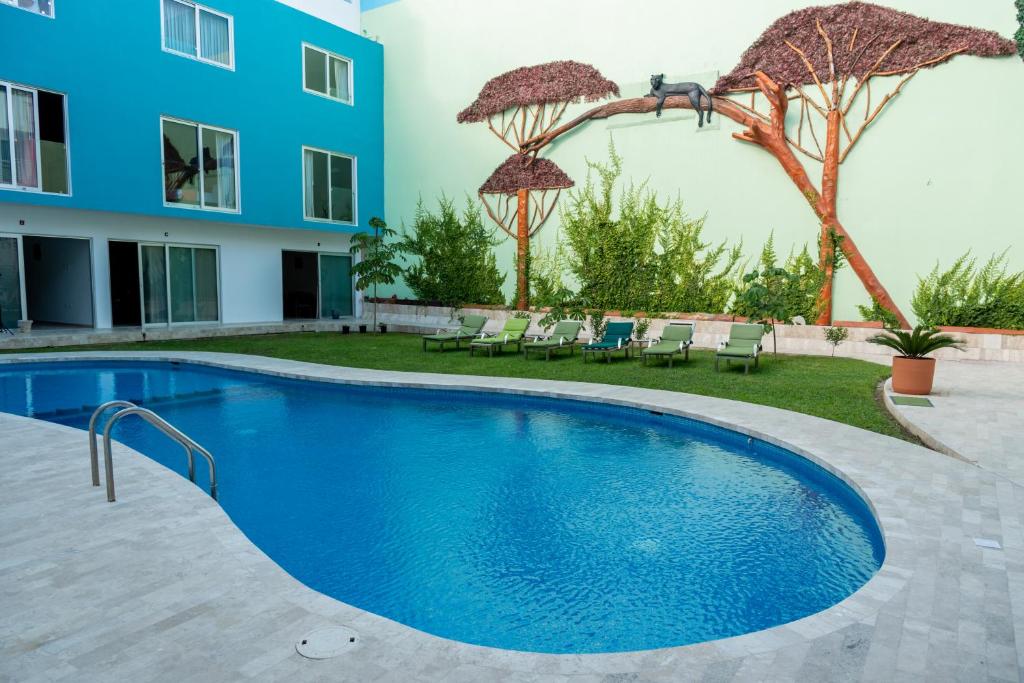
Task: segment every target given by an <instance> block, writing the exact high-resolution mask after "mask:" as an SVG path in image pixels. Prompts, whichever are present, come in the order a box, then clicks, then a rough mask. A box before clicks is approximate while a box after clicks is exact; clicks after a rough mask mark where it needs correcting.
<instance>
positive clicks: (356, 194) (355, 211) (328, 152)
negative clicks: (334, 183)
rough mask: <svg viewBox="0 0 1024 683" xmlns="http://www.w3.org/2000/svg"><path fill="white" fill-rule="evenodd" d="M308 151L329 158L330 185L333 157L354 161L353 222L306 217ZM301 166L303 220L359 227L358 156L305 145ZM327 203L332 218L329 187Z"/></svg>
mask: <svg viewBox="0 0 1024 683" xmlns="http://www.w3.org/2000/svg"><path fill="white" fill-rule="evenodd" d="M307 150H308V151H310V152H321V153H323V154H326V155H328V156H327V179H328V180H327V182H328V183H329V182H330V177H331V166H330V163H331V161H330V158H331V155H334V156H336V157H344V158H346V159H350V160H351V161H352V220H351V221H335V220H331V219H330V218H314V217H312V216H307V215H306V151H307ZM299 164H300V166H299V168H300V169H301V173H302V218H303V220H306V221H309V222H311V223H330V224H331V225H353V226H354V225H359V174H358V172H357V170H358V159H357V158H356V156H355V155H354V154H345V153H344V152H335V151H332V150H329V149H322V148H320V147H310V146H309V145H303V146H302V153H301V154H300V155H299ZM312 182H313V181H312V178H311V179H310V183H311V184H312ZM327 201H328V207H327V215H328V216H330V215H331V213H332V211H331V206H330V202H331V190H330V187H329V186H328V188H327Z"/></svg>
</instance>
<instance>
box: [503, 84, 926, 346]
mask: <svg viewBox="0 0 1024 683" xmlns="http://www.w3.org/2000/svg"><path fill="white" fill-rule="evenodd" d="M756 81H757V87H758V90H759V91H760V92H761V94H762V95H764V96H765V98H766V100H767V101H768V104H769V107H770V108H771V113H770V115H769V116H768V120H767V121H765V120H764V118H763V117H761V116H758V115H755V114H752V113H748V112H747V111H745V110H744V108H743V107H741V106H740V105H738V104H737V103H736V102H735V101H734V100H732V99H730V98H728V97H722V96H717V95H716V96H714V97H713V99H714V107H715V111H716V112H717V113H719V114H720V115H722V116H725V117H726V118H728V119H731V120H732V121H734V122H736V123H738V124H739V125H740V126H743V128H744V129H743V130H741V131H739V132H736V133H733V137H734V138H736V139H737V140H741V141H743V142H748V143H751V144H754V145H757V146H758V147H761V148H762V149H764V150H766V151H767V152H768V153H769V154H771V155H772V156H774V157H775V159H776V160H777V161H778V162H779V165H780V166H782V169H783V171H785V173H786V175H788V176H789V178H790V180H792V181H793V184H794V185H796V187H797V189H798V190H799V191H800V193H801V195H803V197H804V198H805V199H806V200H807V203H808V204H809V205H810V207H811V209H812V210H813V211H814V213H815V215H816V216H817V217H818V220H819V221H821V223H822V226H823V227H824V228H826V229H828V230H829V231H834V232H835V234H836V235H837V236H839V237H840V238H842V239H841V240H840V245H841V248H842V250H843V253H844V254H845V256H846V259H847V262H848V263H849V264H850V267H851V268H852V269H853V271H854V272H855V273H856V274H857V276H858V277H859V278H860V280H861V282H862V283H863V284H864V287H865V289H866V290H867V291H868V293H869V294H870V295H871V296H873V297H875V299H877V300H878V301H879V303H881V304H882V305H883V306H885V307H886V308H888V309H889V310H891V311H892V312H893V313H895V314H896V316H897V318H898V319H899V320H900V324H902V325H905V326H909V323H908V321H907V318H906V316H904V315H903V313H902V312H901V311H900V308H899V306H897V305H896V302H895V301H894V300H893V298H892V296H890V294H889V292H888V291H887V290H886V289H885V287H884V286H882V283H881V282H880V281H879V279H878V277H877V276H876V275H875V273H874V271H873V270H872V269H871V267H870V266H869V265H868V263H867V260H866V259H865V258H864V256H863V254H862V253H861V252H860V250H859V249H858V248H857V245H856V243H855V242H854V240H853V239H852V238H851V237H850V235H849V233H848V232H847V231H846V229H845V228H844V227H843V225H842V224H841V223H840V222H839V219H838V217H837V216H836V215H835V211H834V209H833V208H831V207H832V206H834V204H833V205H831V206H830V205H829V203H828V202H827V201H825V199H824V198H823V196H822V193H821V192H819V191H818V188H816V187H815V186H814V183H812V182H811V179H810V177H809V176H808V175H807V171H806V169H805V168H804V166H803V164H802V163H801V162H800V160H799V159H798V158H797V157H796V154H795V153H794V151H793V149H792V148H791V147H790V145H789V142H788V140H787V138H786V127H785V126H786V111H787V109H788V107H789V97H788V96H787V95H786V92H785V90H784V89H783V88H782V86H780V85H779V84H778V83H776V82H775V81H773V80H772V79H771V78H769V77H768V76H767V74H764V73H763V72H759V73H758V74H757V75H756ZM656 104H657V100H656V98H653V97H638V98H633V99H625V100H616V101H614V102H609V103H607V104H602V105H598V106H596V107H594V108H592V109H589V110H587V111H585V112H583V113H582V114H580V115H579V116H577V117H576V118H574V119H572V120H571V121H568V122H567V123H565V124H563V125H561V126H559V127H558V128H554V129H552V130H550V131H548V132H547V133H544V134H542V135H537V136H534V137H533V138H531V139H528V140H526V141H524V143H523V145H522V147H521V148H520V152H521V153H522V154H537V153H538V152H540V151H541V150H542V149H543V148H544V147H546V146H547V145H550V144H551V143H552V142H554V140H555V139H556V138H558V137H559V136H561V135H565V134H566V133H568V132H570V131H572V130H573V129H575V128H578V127H579V126H581V125H583V124H584V123H587V122H588V121H595V120H600V119H607V118H609V117H612V116H619V115H621V114H649V113H652V112H653V111H654V108H655V106H656ZM665 108H667V109H692V108H693V105H692V104H691V103H690V100H689V99H688V98H686V97H669V98H667V99H666V100H665ZM836 113H838V112H836ZM837 120H838V119H837ZM830 192H832V193H834V192H835V186H834V184H833V185H832V187H831V189H830Z"/></svg>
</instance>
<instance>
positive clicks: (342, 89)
mask: <svg viewBox="0 0 1024 683" xmlns="http://www.w3.org/2000/svg"><path fill="white" fill-rule="evenodd" d="M302 72H303V88H305V90H307V91H308V92H314V93H317V94H318V95H323V96H325V97H330V98H331V99H332V100H338V101H339V102H345V103H346V104H352V60H351V59H348V58H347V57H342V56H341V55H336V54H334V53H331V52H327V51H326V50H321V49H320V48H318V47H313V46H312V45H303V46H302Z"/></svg>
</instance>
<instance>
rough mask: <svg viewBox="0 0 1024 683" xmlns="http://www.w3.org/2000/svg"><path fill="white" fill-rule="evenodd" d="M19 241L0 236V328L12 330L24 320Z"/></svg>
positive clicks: (15, 238)
mask: <svg viewBox="0 0 1024 683" xmlns="http://www.w3.org/2000/svg"><path fill="white" fill-rule="evenodd" d="M24 291H25V290H24V287H22V273H21V240H20V239H19V238H18V237H17V236H7V235H0V328H7V329H10V328H13V327H14V326H15V325H17V324H18V321H19V320H21V319H22V318H24V315H23V312H24V310H25V308H24V301H23V298H24V296H23V294H24Z"/></svg>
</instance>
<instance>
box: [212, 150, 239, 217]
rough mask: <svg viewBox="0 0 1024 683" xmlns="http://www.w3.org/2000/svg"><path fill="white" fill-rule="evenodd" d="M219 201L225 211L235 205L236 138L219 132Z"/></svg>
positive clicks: (233, 207)
mask: <svg viewBox="0 0 1024 683" xmlns="http://www.w3.org/2000/svg"><path fill="white" fill-rule="evenodd" d="M216 140H217V201H218V203H219V206H221V207H223V208H225V209H235V208H237V206H236V203H235V136H234V135H231V134H230V133H221V132H217V134H216Z"/></svg>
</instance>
